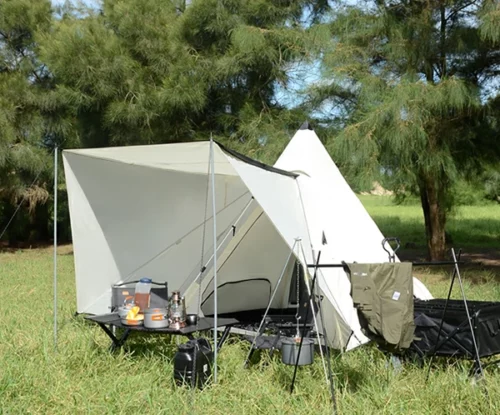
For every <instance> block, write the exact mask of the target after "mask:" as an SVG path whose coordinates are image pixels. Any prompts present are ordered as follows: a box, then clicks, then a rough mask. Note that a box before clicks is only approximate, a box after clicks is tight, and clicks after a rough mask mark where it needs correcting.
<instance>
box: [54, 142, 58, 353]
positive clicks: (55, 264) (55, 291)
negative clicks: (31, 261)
mask: <svg viewBox="0 0 500 415" xmlns="http://www.w3.org/2000/svg"><path fill="white" fill-rule="evenodd" d="M54 349H55V350H57V146H56V148H55V149H54Z"/></svg>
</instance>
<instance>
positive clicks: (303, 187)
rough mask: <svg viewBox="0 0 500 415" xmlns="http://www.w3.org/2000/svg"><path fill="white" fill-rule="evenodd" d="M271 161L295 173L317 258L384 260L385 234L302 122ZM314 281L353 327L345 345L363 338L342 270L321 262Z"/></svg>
mask: <svg viewBox="0 0 500 415" xmlns="http://www.w3.org/2000/svg"><path fill="white" fill-rule="evenodd" d="M275 167H278V168H281V169H285V170H287V171H290V172H293V173H296V174H298V177H297V182H298V185H299V188H300V192H301V195H302V201H303V208H304V212H305V215H306V217H307V226H308V230H309V236H310V241H311V245H312V250H313V253H317V252H318V251H321V262H320V263H321V264H323V263H340V262H341V261H345V262H360V263H361V262H365V263H378V262H387V261H388V255H387V252H386V251H385V250H384V249H383V248H382V240H383V239H384V236H383V235H382V233H381V232H380V230H379V228H378V227H377V225H376V224H375V222H374V221H373V219H372V218H371V217H370V215H369V214H368V212H367V211H366V210H365V208H364V206H363V205H362V203H361V201H360V200H359V199H358V197H357V196H356V194H355V193H354V192H353V191H352V189H351V188H350V186H349V184H348V183H347V181H346V180H345V178H344V177H343V176H342V174H341V173H340V171H339V169H338V168H337V166H336V165H335V163H334V162H333V160H332V159H331V157H330V155H329V154H328V152H327V151H326V149H325V147H324V146H323V144H322V143H321V141H320V140H319V138H318V136H317V135H316V133H315V132H314V131H313V130H312V129H311V128H310V126H309V125H308V124H307V123H305V124H304V125H303V126H302V127H301V129H300V130H299V131H298V132H297V133H296V134H295V136H294V137H293V139H292V140H291V141H290V143H289V144H288V146H287V147H286V148H285V150H284V151H283V153H282V154H281V156H280V157H279V159H278V161H277V162H276V164H275ZM396 260H398V259H397V257H396ZM398 261H399V260H398ZM413 282H414V284H413V285H414V293H415V296H416V297H418V298H420V299H430V298H432V296H431V294H430V292H429V291H428V290H427V288H426V287H425V286H424V285H423V284H422V283H421V282H420V281H419V280H417V279H416V278H414V279H413ZM318 283H319V287H320V289H321V290H322V291H323V293H324V295H325V296H326V297H327V298H328V299H329V300H330V303H331V304H332V305H333V306H334V307H335V309H336V311H337V313H338V314H340V320H343V321H347V322H348V323H349V328H350V329H352V336H351V337H350V338H349V341H348V344H347V349H348V350H349V349H351V348H354V347H356V346H358V345H360V344H362V343H365V342H366V341H367V339H366V337H365V336H364V335H363V334H362V333H361V328H360V325H359V320H358V317H357V311H356V309H355V308H354V306H353V302H352V298H351V295H350V292H351V284H350V282H349V279H348V277H347V275H346V274H345V272H344V270H343V269H342V268H323V269H321V270H320V272H319V275H318ZM333 324H334V320H333V319H331V320H329V321H327V322H326V325H327V326H329V325H330V326H331V325H333ZM330 331H332V332H333V329H330Z"/></svg>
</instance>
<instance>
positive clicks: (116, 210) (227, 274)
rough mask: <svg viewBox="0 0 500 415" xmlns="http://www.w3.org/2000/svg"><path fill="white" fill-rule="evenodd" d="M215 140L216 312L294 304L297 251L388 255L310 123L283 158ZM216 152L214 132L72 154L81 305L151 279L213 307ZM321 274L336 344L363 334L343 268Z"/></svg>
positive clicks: (207, 309) (68, 160) (362, 257)
mask: <svg viewBox="0 0 500 415" xmlns="http://www.w3.org/2000/svg"><path fill="white" fill-rule="evenodd" d="M213 149H214V172H215V189H214V190H215V207H216V210H215V211H216V224H217V234H216V240H217V247H216V248H217V277H218V284H217V292H218V301H217V308H218V313H219V314H231V313H245V312H255V311H260V310H264V309H265V308H266V307H267V306H268V304H269V302H270V299H271V293H272V292H273V291H276V293H275V296H274V297H273V300H272V303H271V304H270V306H271V308H272V309H277V310H282V309H289V308H294V307H297V304H296V302H295V303H294V301H293V298H292V296H291V294H290V293H291V292H292V291H293V288H294V284H295V283H294V279H293V276H294V272H295V271H294V270H295V256H298V257H299V259H300V260H301V261H302V262H303V263H309V264H311V263H313V262H314V258H315V256H316V254H317V252H318V251H319V250H321V251H322V257H321V258H322V261H326V262H331V261H332V260H339V261H340V260H346V261H354V260H356V261H358V262H363V261H372V262H386V261H387V255H386V254H385V252H383V251H382V252H383V255H382V252H379V251H381V240H382V238H383V237H382V235H381V233H380V231H379V230H378V228H377V227H376V226H375V224H374V223H373V221H372V220H371V218H370V217H369V215H368V214H367V213H366V211H365V210H364V209H363V207H362V205H361V204H360V203H359V201H357V198H356V196H355V195H354V194H353V192H352V190H351V189H350V188H349V186H348V185H347V183H346V182H345V180H344V179H343V177H342V175H341V174H340V172H339V171H338V169H337V168H336V167H335V165H334V164H333V161H332V160H331V158H330V157H329V155H328V153H327V152H326V150H325V149H324V147H323V145H322V144H321V142H320V141H319V139H318V138H317V137H316V135H315V134H314V132H313V131H312V130H308V129H304V130H299V131H298V132H297V134H296V135H295V137H294V138H293V139H292V140H291V142H290V144H289V145H288V147H287V148H286V149H285V151H284V152H283V154H282V156H281V157H280V159H279V160H278V162H277V163H276V166H275V167H270V166H266V165H263V164H261V163H259V162H256V161H254V160H251V159H248V158H247V157H244V156H241V155H239V154H237V153H235V152H233V151H231V150H229V149H227V148H225V147H223V146H222V145H219V144H215V143H214V144H213ZM209 153H210V142H194V143H180V144H164V145H149V146H129V147H114V148H100V149H84V150H65V151H64V152H63V161H64V168H65V175H66V183H67V189H68V199H69V208H70V217H71V228H72V235H73V245H74V260H75V273H76V287H77V311H78V312H79V313H91V314H101V313H106V312H109V309H110V305H111V287H112V285H113V284H117V283H122V282H127V281H133V280H137V279H139V278H141V277H149V278H152V279H153V280H154V281H156V282H165V281H166V282H168V284H169V290H176V289H178V290H181V292H182V293H183V294H185V297H186V302H187V306H188V309H189V310H191V311H196V310H198V308H199V307H201V310H202V312H203V313H204V314H205V315H211V314H213V312H214V304H213V299H214V296H213V291H214V289H213V255H212V254H213V252H214V248H215V247H214V246H213V241H214V235H213V217H212V214H211V209H210V208H209V207H211V206H212V196H211V194H212V192H211V191H209V174H208V172H209ZM356 201H357V202H356ZM356 203H358V204H356ZM340 215H344V216H343V217H342V216H340ZM349 223H350V224H351V225H350V226H348V224H349ZM353 231H354V234H355V236H352V234H353ZM360 240H361V242H360ZM297 241H300V242H297ZM325 241H326V242H325ZM298 246H300V251H299V249H298ZM291 254H294V255H291ZM202 268H203V269H205V271H204V273H203V275H202V278H200V270H201V269H202ZM282 274H283V279H282V281H281V283H280V284H279V285H278V281H279V279H280V276H281V275H282ZM318 282H319V284H318V285H319V289H320V290H321V291H322V293H323V294H324V298H326V299H327V301H323V302H322V308H323V311H324V312H325V314H324V315H325V316H327V318H326V322H325V327H324V328H321V330H325V331H327V332H328V339H329V342H330V345H331V346H333V347H335V348H337V349H342V350H345V349H351V348H353V347H356V346H357V345H359V344H362V343H364V342H366V341H367V339H366V338H365V337H364V336H363V335H362V334H361V332H360V330H359V322H358V320H357V316H356V313H355V312H354V309H353V305H352V300H351V299H350V295H349V289H350V286H349V281H348V279H347V277H346V275H345V274H344V273H343V272H341V271H340V270H337V271H333V270H332V271H329V270H328V271H327V270H322V271H321V273H320V277H319V281H318ZM418 286H419V287H420V288H421V289H420V290H419V289H418V288H416V290H415V293H416V295H417V296H419V297H421V298H429V297H430V294H429V293H428V291H427V290H426V289H425V287H423V285H421V284H420V285H418Z"/></svg>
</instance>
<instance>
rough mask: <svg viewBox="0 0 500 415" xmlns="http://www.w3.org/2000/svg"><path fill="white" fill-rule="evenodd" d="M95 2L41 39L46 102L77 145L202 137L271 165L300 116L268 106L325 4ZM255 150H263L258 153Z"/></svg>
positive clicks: (276, 0) (308, 0)
mask: <svg viewBox="0 0 500 415" xmlns="http://www.w3.org/2000/svg"><path fill="white" fill-rule="evenodd" d="M185 3H186V2H184V1H175V0H172V1H163V2H152V1H148V0H120V1H118V0H104V1H103V4H102V9H101V10H99V11H98V12H92V11H90V12H89V13H88V15H87V16H85V17H83V18H82V16H81V14H79V15H73V16H71V15H70V14H68V15H66V16H65V17H64V18H63V19H61V20H60V21H59V22H57V23H56V25H55V30H54V31H53V32H51V33H47V34H46V35H45V36H43V38H42V59H43V61H44V62H45V63H46V64H47V65H48V67H49V68H50V71H51V73H52V74H53V75H54V78H55V81H56V84H57V88H56V91H55V93H54V94H53V95H52V96H51V101H50V102H52V104H53V105H54V106H55V107H57V108H59V109H61V110H64V111H65V112H66V113H71V114H72V115H73V117H74V118H75V120H76V123H77V126H78V130H79V137H80V140H81V142H80V145H82V146H108V145H125V144H145V143H163V142H169V141H184V140H196V139H208V137H209V136H210V134H214V136H215V137H216V138H217V139H220V140H222V141H228V140H229V141H231V145H232V146H233V147H239V149H240V150H242V151H245V152H247V153H250V154H252V155H253V156H254V157H259V156H260V157H262V156H263V155H264V151H263V149H264V147H265V153H266V157H267V159H268V161H269V160H272V157H273V154H274V153H275V152H276V151H277V150H278V149H279V148H280V146H282V145H283V140H280V138H281V139H283V138H284V137H286V136H287V129H289V128H293V129H296V128H297V125H300V123H301V122H302V121H303V118H304V113H303V112H302V111H300V110H295V111H289V110H288V109H286V108H284V107H283V106H282V105H280V104H279V103H278V102H277V101H276V97H275V91H276V88H277V86H278V85H280V84H281V85H285V86H286V84H287V82H288V75H287V68H288V66H289V65H290V64H291V63H293V62H296V61H298V60H301V59H302V60H307V59H311V56H309V55H308V47H307V43H308V42H309V41H311V40H310V39H313V38H314V36H313V35H312V34H311V35H309V34H308V33H307V32H308V30H306V29H305V28H304V27H303V25H302V24H301V21H302V20H303V16H304V10H306V9H307V10H309V11H310V15H311V16H313V17H314V16H316V15H318V14H319V13H321V12H323V11H324V9H325V8H326V7H327V1H326V0H325V1H312V0H273V1H269V0H198V1H192V2H189V5H188V6H186V5H185ZM266 139H267V144H266V145H265V146H263V143H266Z"/></svg>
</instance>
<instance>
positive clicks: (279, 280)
mask: <svg viewBox="0 0 500 415" xmlns="http://www.w3.org/2000/svg"><path fill="white" fill-rule="evenodd" d="M298 241H300V238H296V239H295V242H294V243H293V246H292V249H291V250H290V254H289V255H288V258H287V259H286V261H285V265H283V270H282V271H281V275H280V277H279V279H278V282H277V283H276V287H274V290H273V293H272V294H271V298H270V299H269V303H268V304H267V308H266V311H265V313H264V316H263V317H262V320H261V322H260V325H259V328H258V330H257V334H256V335H255V337H254V339H253V341H252V345H251V346H250V351H249V352H248V356H247V358H246V359H245V363H244V364H243V367H246V366H247V364H248V362H249V360H250V356H251V355H252V352H253V348H254V346H255V342H256V341H257V337H259V336H260V331H261V330H262V326H263V325H264V322H265V320H266V317H267V313H269V309H270V308H271V304H272V303H273V300H274V296H275V295H276V292H277V291H278V287H279V286H280V283H281V280H282V279H283V275H285V271H286V267H287V266H288V262H290V258H291V257H292V254H293V251H294V249H295V245H297V242H298Z"/></svg>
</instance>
